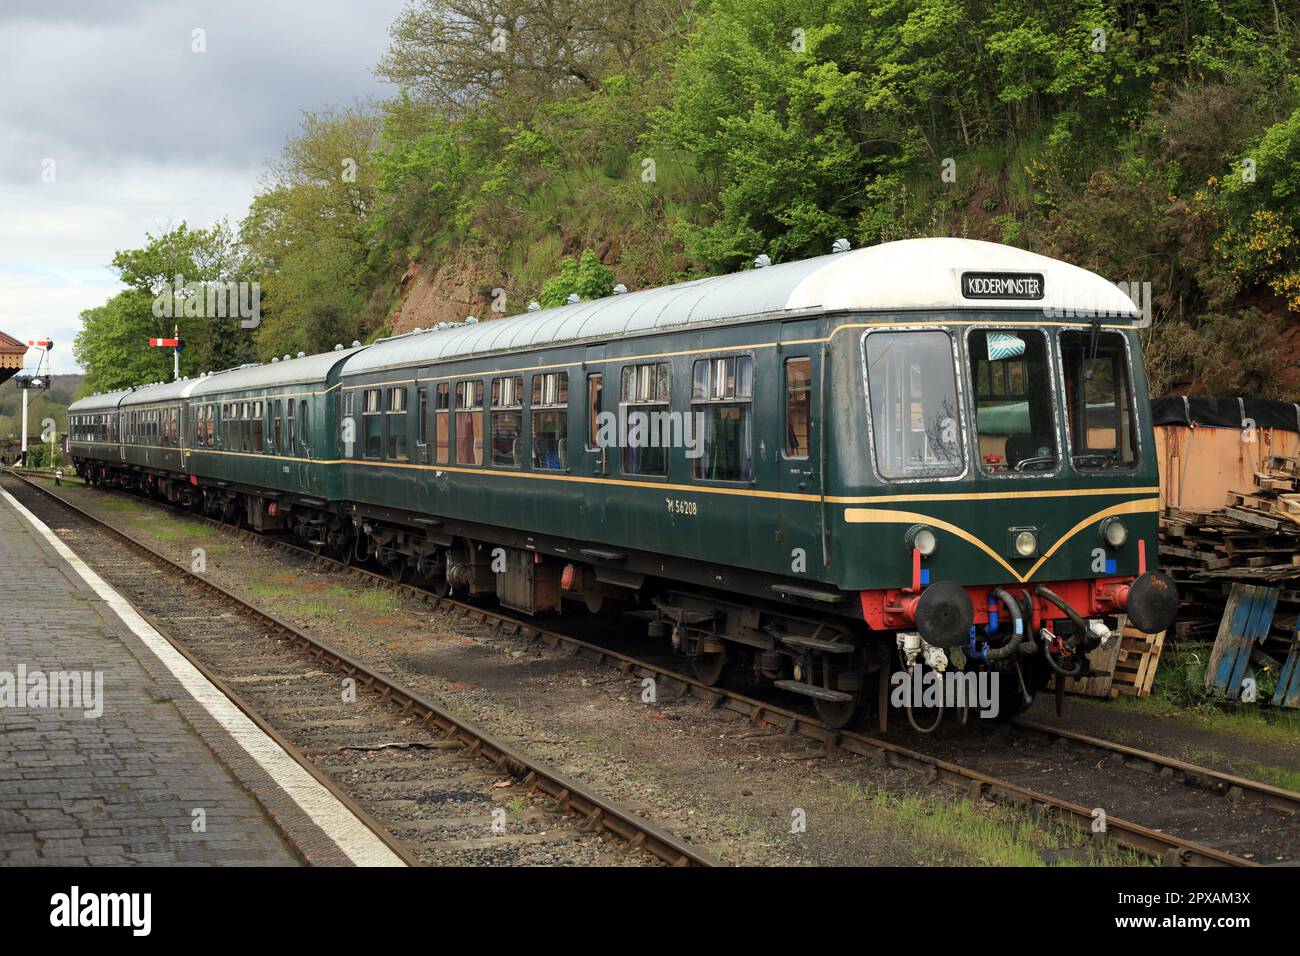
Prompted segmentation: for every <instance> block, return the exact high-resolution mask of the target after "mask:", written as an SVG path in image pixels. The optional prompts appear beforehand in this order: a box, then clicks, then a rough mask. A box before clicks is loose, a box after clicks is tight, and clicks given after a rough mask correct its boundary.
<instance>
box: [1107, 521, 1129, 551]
mask: <svg viewBox="0 0 1300 956" xmlns="http://www.w3.org/2000/svg"><path fill="white" fill-rule="evenodd" d="M1101 539H1102V540H1103V541H1105V542H1106V545H1107V546H1108V547H1111V548H1122V547H1123V546H1124V542H1125V541H1127V540H1128V528H1126V527H1124V522H1122V521H1120V520H1119V519H1118V518H1107V519H1106V520H1105V521H1103V522H1102V523H1101Z"/></svg>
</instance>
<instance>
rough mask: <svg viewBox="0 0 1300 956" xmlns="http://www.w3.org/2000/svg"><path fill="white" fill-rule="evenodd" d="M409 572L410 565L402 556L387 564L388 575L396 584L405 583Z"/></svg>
mask: <svg viewBox="0 0 1300 956" xmlns="http://www.w3.org/2000/svg"><path fill="white" fill-rule="evenodd" d="M410 572H411V567H410V565H408V564H407V563H406V560H405V559H404V558H399V559H397V560H396V561H393V562H391V563H390V564H389V565H388V576H389V577H390V578H392V579H393V580H394V581H396V582H397V583H398V584H405V583H406V579H407V578H409V577H410V576H411V574H410Z"/></svg>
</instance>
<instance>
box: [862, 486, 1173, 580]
mask: <svg viewBox="0 0 1300 956" xmlns="http://www.w3.org/2000/svg"><path fill="white" fill-rule="evenodd" d="M1159 510H1160V499H1159V498H1135V499H1133V500H1132V501H1124V502H1121V503H1120V504H1117V505H1111V506H1110V507H1109V508H1103V509H1102V510H1101V511H1097V512H1094V513H1093V514H1090V515H1089V516H1088V517H1086V518H1084V519H1083V520H1082V521H1080V522H1079V523H1078V524H1076V525H1075V526H1074V527H1073V528H1071V529H1070V530H1069V531H1067V532H1066V533H1065V534H1063V535H1062V536H1061V537H1060V538H1059V539H1057V541H1056V543H1055V544H1053V545H1052V546H1051V547H1050V548H1048V549H1047V550H1046V551H1045V552H1043V554H1042V556H1041V557H1040V558H1039V559H1038V560H1037V561H1036V562H1035V563H1034V566H1033V567H1031V568H1030V569H1029V571H1028V572H1027V573H1025V574H1023V575H1022V574H1021V573H1020V572H1019V571H1017V570H1016V569H1015V568H1014V567H1012V566H1011V565H1010V564H1008V563H1007V561H1006V559H1005V558H1003V557H1002V555H1001V554H999V553H998V552H997V551H996V550H994V549H993V548H991V547H989V546H988V545H987V544H986V543H985V542H983V541H982V540H980V539H979V538H977V537H975V535H973V534H971V533H970V532H969V531H967V530H966V529H965V528H959V527H958V526H957V525H955V524H951V523H949V522H947V521H940V520H938V519H936V518H934V517H933V516H931V515H924V514H918V513H916V512H912V511H892V510H890V509H887V508H886V509H875V508H846V509H845V510H844V520H845V522H847V523H848V524H925V525H929V526H930V527H932V528H939V529H942V530H944V531H947V532H949V533H950V534H953V535H955V536H956V537H958V538H961V540H963V541H965V542H967V543H968V544H972V545H974V546H975V547H977V548H979V549H980V550H981V551H983V552H984V553H985V554H987V555H988V556H989V557H990V558H992V559H993V560H994V561H996V562H997V563H998V564H1000V565H1002V567H1004V568H1006V570H1007V572H1008V573H1009V574H1010V575H1011V576H1012V577H1014V578H1015V579H1016V580H1017V581H1018V582H1019V583H1021V584H1024V583H1025V582H1026V581H1028V580H1029V579H1030V578H1032V577H1033V576H1034V575H1035V574H1036V573H1037V571H1038V569H1039V568H1041V567H1042V566H1043V564H1044V563H1045V562H1046V561H1047V560H1048V559H1049V558H1050V557H1051V556H1052V555H1053V554H1055V553H1056V552H1057V551H1058V550H1059V549H1060V547H1061V545H1063V544H1065V542H1066V541H1068V540H1070V538H1072V537H1074V536H1075V535H1076V534H1078V533H1079V532H1080V531H1082V530H1083V529H1084V528H1086V527H1088V526H1089V525H1091V524H1095V523H1096V522H1098V521H1101V520H1102V519H1103V518H1109V517H1110V516H1112V515H1123V514H1147V513H1154V512H1158V511H1159Z"/></svg>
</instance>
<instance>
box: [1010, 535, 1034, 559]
mask: <svg viewBox="0 0 1300 956" xmlns="http://www.w3.org/2000/svg"><path fill="white" fill-rule="evenodd" d="M1013 543H1014V545H1015V549H1016V554H1018V555H1019V556H1020V557H1022V558H1032V557H1033V556H1034V555H1035V554H1037V553H1038V535H1037V534H1036V533H1035V532H1033V531H1029V530H1025V531H1017V532H1015V538H1014V539H1013Z"/></svg>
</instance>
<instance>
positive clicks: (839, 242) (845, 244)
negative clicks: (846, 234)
mask: <svg viewBox="0 0 1300 956" xmlns="http://www.w3.org/2000/svg"><path fill="white" fill-rule="evenodd" d="M852 248H853V243H851V242H849V241H848V240H847V239H836V240H835V241H834V242H832V243H831V252H832V253H835V252H848V251H849V250H850V249H852Z"/></svg>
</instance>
